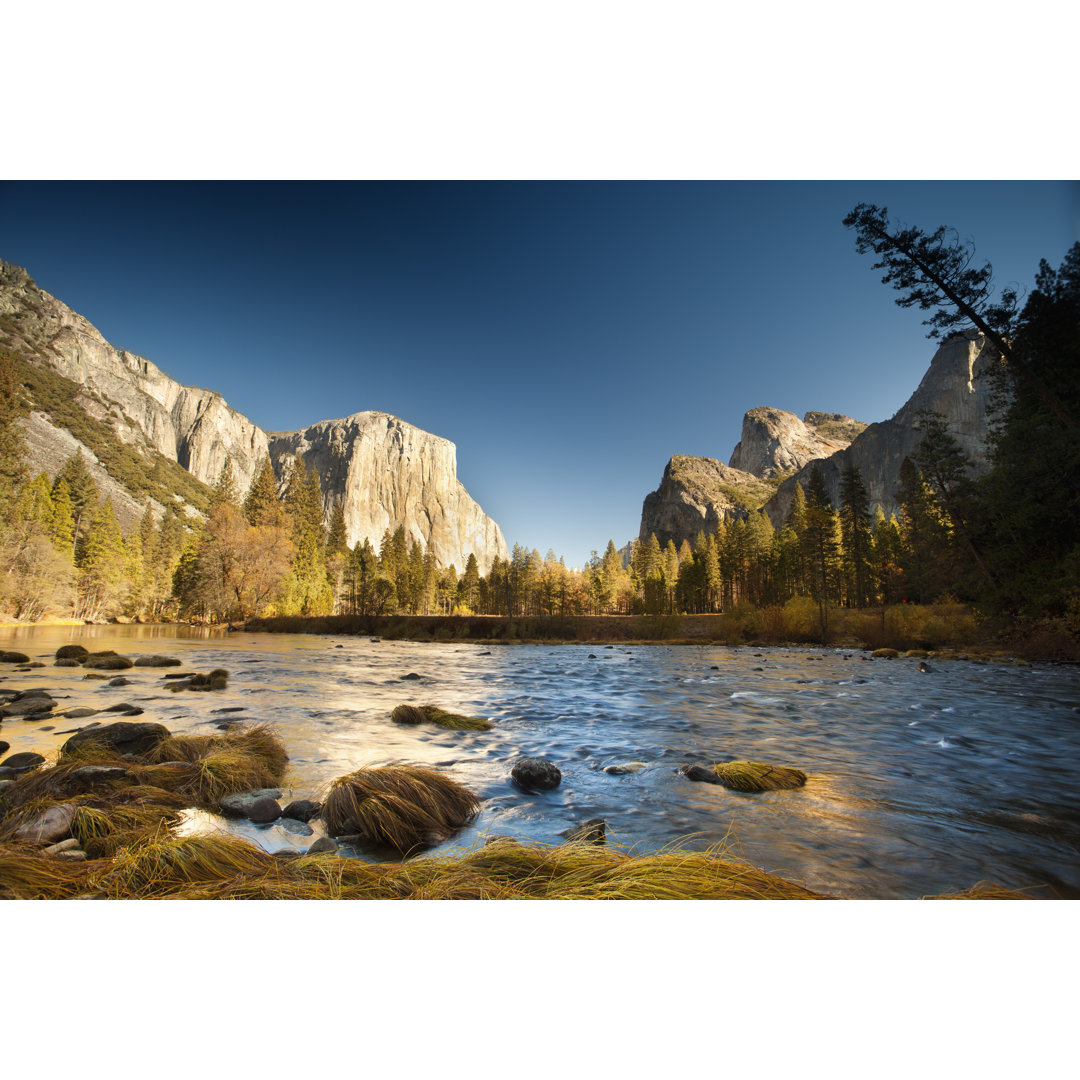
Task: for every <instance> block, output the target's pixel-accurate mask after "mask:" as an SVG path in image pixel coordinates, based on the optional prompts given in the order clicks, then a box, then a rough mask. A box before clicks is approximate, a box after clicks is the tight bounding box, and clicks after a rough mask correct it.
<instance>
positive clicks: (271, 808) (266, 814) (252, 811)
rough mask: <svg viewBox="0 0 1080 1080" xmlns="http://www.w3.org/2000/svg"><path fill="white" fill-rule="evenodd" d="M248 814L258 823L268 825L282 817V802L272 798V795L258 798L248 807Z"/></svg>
mask: <svg viewBox="0 0 1080 1080" xmlns="http://www.w3.org/2000/svg"><path fill="white" fill-rule="evenodd" d="M247 816H248V818H249V819H250V820H251V821H254V822H255V824H256V825H267V824H269V823H270V822H271V821H277V819H278V818H279V817H281V804H280V803H279V802H278V801H277V799H272V798H270V796H265V797H264V798H261V799H256V800H255V801H254V802H253V803H252V804H251V806H249V807H248V812H247Z"/></svg>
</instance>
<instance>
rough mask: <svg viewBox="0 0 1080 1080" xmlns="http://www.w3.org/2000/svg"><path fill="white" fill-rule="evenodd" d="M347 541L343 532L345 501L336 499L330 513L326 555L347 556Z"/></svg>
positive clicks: (346, 536) (346, 535)
mask: <svg viewBox="0 0 1080 1080" xmlns="http://www.w3.org/2000/svg"><path fill="white" fill-rule="evenodd" d="M348 552H349V539H348V534H347V533H346V530H345V501H344V499H336V500H335V501H334V508H333V510H331V511H330V532H329V534H328V536H327V538H326V553H327V555H347V554H348Z"/></svg>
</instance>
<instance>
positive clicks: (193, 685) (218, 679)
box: [165, 668, 229, 692]
mask: <svg viewBox="0 0 1080 1080" xmlns="http://www.w3.org/2000/svg"><path fill="white" fill-rule="evenodd" d="M165 678H166V679H167V678H169V676H168V675H166V676H165ZM228 685H229V673H228V672H227V671H226V670H225V669H224V668H215V669H214V670H213V671H211V672H209V673H208V674H206V675H202V674H199V673H196V674H194V675H190V676H189V677H188V678H186V679H185V680H184V681H182V682H179V681H178V682H171V683H169V689H170V690H172V691H173V692H178V691H180V690H224V689H225V688H226V687H227V686H228Z"/></svg>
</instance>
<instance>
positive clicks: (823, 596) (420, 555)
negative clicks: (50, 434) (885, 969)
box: [0, 207, 1080, 639]
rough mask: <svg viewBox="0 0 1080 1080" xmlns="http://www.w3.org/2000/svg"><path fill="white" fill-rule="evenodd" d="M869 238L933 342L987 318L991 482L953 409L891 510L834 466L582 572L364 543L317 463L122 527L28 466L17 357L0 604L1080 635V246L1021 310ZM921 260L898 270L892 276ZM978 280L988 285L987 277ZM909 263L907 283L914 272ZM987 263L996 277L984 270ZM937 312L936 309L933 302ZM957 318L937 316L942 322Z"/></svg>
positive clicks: (868, 221) (963, 265) (877, 228)
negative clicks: (445, 557) (745, 509)
mask: <svg viewBox="0 0 1080 1080" xmlns="http://www.w3.org/2000/svg"><path fill="white" fill-rule="evenodd" d="M845 223H846V224H849V225H850V226H851V227H854V228H856V230H857V232H858V235H859V245H858V246H859V250H860V251H862V250H873V251H874V252H875V253H876V254H878V255H879V257H880V259H881V261H880V262H879V263H878V264H876V265H877V266H878V267H885V268H886V269H888V270H889V271H890V273H889V274H887V275H886V277H885V279H884V280H885V281H887V282H890V283H892V284H894V285H895V287H897V288H898V289H900V290H901V291H902V293H903V295H902V296H901V298H900V299H898V301H897V302H898V303H901V304H903V305H905V306H910V305H911V304H915V303H917V304H918V305H919V306H921V307H923V308H924V309H927V310H934V315H933V316H932V317H931V318H930V319H929V320H927V322H928V323H929V324H930V325H931V327H932V330H931V336H936V335H938V334H939V333H944V334H945V335H946V336H947V335H948V334H949V333H954V332H957V327H958V326H963V327H965V328H969V327H971V326H972V325H974V327H975V328H976V329H977V330H978V331H979V332H980V333H982V334H983V335H984V337H985V339H986V343H987V345H986V347H987V348H988V349H989V350H990V355H991V356H992V357H993V358H994V359H995V362H994V363H992V364H991V367H990V370H989V372H988V374H987V375H986V376H984V377H987V378H990V379H992V380H994V388H995V394H994V405H993V409H994V415H993V425H992V438H991V446H990V460H991V469H990V471H989V472H988V473H987V474H985V475H983V476H981V477H977V476H976V473H975V471H974V469H973V468H972V465H971V462H969V461H968V460H967V459H966V458H965V457H964V454H963V453H962V451H961V449H960V447H959V445H958V443H957V442H956V440H955V439H954V438H953V437H952V435H951V434H950V432H949V430H948V427H947V425H946V423H945V422H944V420H943V419H942V418H941V417H940V416H937V415H935V414H932V413H924V414H922V415H921V416H920V418H919V428H920V430H921V432H922V440H921V442H920V444H919V447H918V449H917V450H916V452H915V453H914V454H913V455H912V456H911V457H910V458H909V459H908V460H906V461H905V462H904V463H903V467H902V470H901V478H900V485H899V489H898V491H897V492H896V502H897V504H898V506H899V511H898V512H897V513H896V514H895V515H894V516H891V517H889V518H885V517H884V516H882V515H881V514H880V513H878V514H877V516H876V519H875V518H874V517H872V516H871V512H870V506H869V499H868V496H867V490H866V485H865V483H864V482H863V478H862V477H861V475H860V474H859V472H858V470H857V469H855V468H853V467H849V468H848V469H847V470H846V471H845V472H844V473H843V475H842V477H841V483H840V489H839V500H838V505H833V503H832V501H831V500H830V497H829V493H828V491H827V488H826V484H825V482H824V480H823V477H822V475H821V473H820V472H818V471H817V470H814V471H812V472H811V474H810V480H809V483H808V485H807V487H806V489H805V491H804V490H803V489H802V488H801V487H799V486H798V485H796V487H795V490H794V493H793V500H792V506H791V510H790V513H789V515H788V518H787V520H786V521H785V522H784V524H783V526H782V527H781V528H779V529H776V528H774V527H773V525H772V524H771V522H770V520H769V518H768V517H767V516H766V515H765V513H764V511H762V510H757V511H754V512H751V513H749V514H748V515H747V516H745V517H744V518H742V519H740V520H735V521H729V522H725V523H721V525H720V526H719V528H718V529H717V530H716V531H714V532H708V533H706V532H702V533H700V534H699V535H698V536H697V537H696V538H695V539H694V540H693V542H691V541H689V540H687V541H684V542H683V543H682V544H681V546H679V547H676V545H675V544H674V543H673V542H668V543H667V544H665V545H663V546H661V544H660V543H659V542H658V541H657V539H656V537H655V536H650V537H649V538H648V539H647V540H645V541H639V542H634V543H633V544H632V545H631V546H630V551H629V557H628V558H624V556H623V554H621V553H620V552H619V551H618V550H617V549H616V547H615V544H614V542H613V541H609V542H608V544H607V547H606V549H605V551H604V553H603V554H602V555H600V554H598V553H597V552H593V554H592V556H591V558H590V559H589V561H588V563H587V564H586V565H585V566H584V567H583V568H580V569H571V568H568V567H567V566H566V565H565V561H564V560H563V559H560V558H557V557H556V556H555V554H554V553H553V552H551V551H549V552H548V553H547V555H546V556H543V557H542V556H541V555H540V554H539V552H538V551H536V550H535V549H534V550H531V551H530V550H528V549H526V548H524V547H523V546H522V545H520V544H517V545H515V546H514V548H513V551H512V553H511V556H510V558H509V559H505V560H503V559H498V558H496V559H495V560H494V562H493V564H492V565H491V566H490V567H489V568H487V572H486V573H481V568H480V566H479V565H478V563H477V560H476V558H475V556H473V555H470V556H469V557H468V559H467V561H466V564H465V566H464V567H460V568H459V567H455V566H446V567H444V566H440V565H439V563H438V562H437V560H436V558H435V556H434V554H433V552H432V551H431V550H430V549H425V547H424V545H423V543H422V542H421V541H420V540H418V539H417V538H415V537H410V536H408V535H407V534H406V532H405V529H404V528H403V527H400V526H399V527H398V528H397V529H396V530H392V531H391V530H389V529H388V530H387V531H386V532H385V533H384V535H383V536H382V537H381V539H380V542H379V544H378V547H375V546H374V545H373V544H372V543H371V540H370V539H368V538H365V539H363V540H362V541H360V542H357V543H355V544H354V545H352V546H351V547H350V546H349V544H348V542H347V536H346V527H345V521H344V516H343V510H342V506H341V504H340V502H338V503H336V504H335V505H334V507H333V509H332V513H331V516H330V522H329V526H327V525H326V522H325V516H324V500H323V496H322V492H321V490H320V486H319V479H318V475H317V473H316V472H315V470H314V469H309V468H308V467H307V466H306V465H305V463H304V462H303V460H302V459H298V461H297V464H296V467H295V468H294V469H293V470H292V472H291V473H290V474H289V475H288V476H287V477H286V478H285V479H284V483H283V484H282V483H279V480H278V478H277V477H276V476H275V474H274V471H273V468H272V466H271V465H270V462H269V461H268V460H264V461H263V463H262V465H261V468H260V469H259V470H258V471H257V473H256V475H255V478H254V480H253V481H252V483H251V486H250V489H249V490H248V491H247V492H245V493H241V492H239V491H238V490H237V488H236V483H235V480H234V475H233V470H232V466H231V463H230V462H228V461H226V463H225V466H224V467H223V469H222V472H221V476H220V477H219V479H218V482H217V484H216V486H215V488H214V491H213V495H212V497H211V498H210V500H209V504H208V506H207V508H206V513H205V517H204V518H191V517H186V516H185V517H181V516H180V515H179V514H177V513H176V512H175V511H174V510H173V509H171V508H170V509H166V511H165V513H164V516H162V517H160V519H156V518H155V515H154V514H153V512H152V510H151V506H150V504H149V503H147V506H146V510H145V512H144V514H143V516H142V519H141V521H139V522H138V524H137V525H135V526H133V527H132V528H130V529H129V530H128V532H127V535H124V533H123V532H122V530H121V528H120V526H119V524H118V523H117V519H116V516H115V514H114V512H113V508H112V505H111V503H110V501H109V500H108V499H104V500H103V499H102V498H101V496H100V493H99V492H98V491H97V488H96V486H95V484H94V481H93V479H92V477H91V475H90V473H89V471H88V469H87V467H86V464H85V462H84V461H83V460H82V458H81V456H80V455H79V453H76V454H75V455H74V456H73V457H72V458H71V459H69V460H68V461H67V462H66V464H65V465H64V466H63V467H62V468H61V469H60V470H58V471H57V473H56V475H55V476H54V477H53V478H52V479H50V478H49V477H48V476H47V475H46V474H44V473H41V474H38V475H37V476H30V475H29V472H28V468H27V464H26V454H25V447H24V446H23V444H22V436H21V429H20V427H19V424H18V422H17V421H18V417H19V415H20V410H21V408H22V405H21V401H20V393H19V385H18V382H17V380H16V377H15V367H14V365H13V363H12V358H10V357H8V358H5V357H3V356H2V355H0V526H2V530H3V532H2V537H0V609H2V610H3V611H5V612H6V613H8V614H10V615H14V616H15V617H16V618H18V619H21V620H27V621H31V620H35V619H40V618H42V617H43V616H45V615H48V614H55V615H67V616H71V617H74V618H79V619H87V620H101V619H105V618H109V617H112V616H117V615H125V616H130V617H133V618H143V619H147V620H155V619H162V618H181V619H197V620H203V621H209V622H214V621H221V620H225V619H243V618H247V617H250V616H252V615H256V614H260V615H271V616H273V615H278V616H295V615H300V616H320V615H330V614H345V615H375V616H382V615H392V614H411V615H432V614H442V615H452V614H478V615H485V614H486V615H504V616H510V617H532V616H541V617H542V616H574V615H598V614H612V615H617V614H645V615H664V614H676V613H688V614H705V613H713V612H728V611H733V610H736V609H740V608H742V609H759V610H760V609H777V608H784V607H785V606H788V605H795V606H798V607H799V608H800V610H801V611H803V612H806V611H813V612H814V613H815V614H816V619H817V622H818V625H819V629H820V632H821V635H822V638H823V639H827V637H828V630H829V620H830V612H831V611H835V610H836V609H837V608H847V609H866V608H869V607H880V608H884V607H887V606H889V605H894V604H901V603H905V602H908V603H918V604H926V603H930V602H941V601H949V600H959V601H964V602H967V603H970V604H972V605H974V606H975V607H976V608H977V609H978V610H979V612H980V613H981V615H982V616H984V617H985V619H987V620H989V621H990V622H991V623H993V624H996V625H997V626H999V627H1009V626H1011V627H1014V628H1015V627H1017V626H1034V625H1036V624H1039V625H1042V626H1044V627H1045V625H1046V624H1048V623H1052V624H1053V625H1054V627H1056V628H1057V629H1058V630H1060V632H1061V633H1063V634H1066V635H1072V636H1076V635H1077V634H1078V633H1080V526H1078V522H1080V438H1078V437H1077V432H1076V430H1075V429H1076V427H1077V423H1078V418H1080V357H1078V348H1080V244H1076V245H1074V246H1073V248H1072V249H1071V250H1070V251H1069V253H1068V255H1067V256H1066V258H1065V261H1064V262H1063V264H1062V266H1061V268H1060V269H1058V270H1054V269H1052V268H1051V267H1050V266H1049V265H1048V264H1047V263H1046V262H1045V261H1044V262H1043V263H1042V265H1041V267H1040V271H1039V274H1038V277H1037V281H1036V288H1035V289H1034V290H1033V291H1032V292H1031V294H1030V295H1029V296H1028V297H1027V300H1026V303H1025V304H1024V306H1023V309H1022V310H1020V309H1019V305H1018V303H1017V299H1016V297H1015V296H1014V295H1013V294H1010V293H1005V294H1003V298H1002V299H1001V300H1000V301H995V302H994V303H991V302H990V300H989V299H988V298H989V297H990V296H991V293H990V290H989V267H986V268H984V270H983V271H979V272H976V271H973V270H972V269H971V253H970V252H969V251H966V249H964V248H963V245H958V244H957V242H956V241H955V240H951V239H950V238H949V236H948V235H947V233H946V231H945V230H938V232H936V233H934V234H931V235H929V236H927V235H924V234H922V233H920V232H918V230H904V229H900V228H898V227H895V226H892V225H891V224H890V223H889V221H888V219H887V217H886V216H885V212H884V211H882V210H879V209H878V208H876V207H859V208H856V211H854V212H853V213H852V215H850V217H849V219H848V220H847V221H846V222H845ZM912 265H916V266H917V268H918V269H917V272H916V271H912V272H911V273H909V274H907V276H905V275H904V274H903V273H900V271H899V270H897V269H896V268H897V267H900V268H901V269H903V268H908V269H910V267H911V266H912ZM973 274H974V277H973V276H972V275H973ZM912 275H914V276H912ZM980 275H982V276H981V277H980ZM935 306H936V307H935ZM943 313H944V314H943Z"/></svg>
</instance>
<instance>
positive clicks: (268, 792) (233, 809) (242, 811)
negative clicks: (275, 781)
mask: <svg viewBox="0 0 1080 1080" xmlns="http://www.w3.org/2000/svg"><path fill="white" fill-rule="evenodd" d="M280 798H281V789H280V788H256V789H255V790H254V791H238V792H236V793H235V794H233V795H224V796H222V797H221V798H220V799H219V800H218V807H219V809H220V810H221V812H222V813H223V814H227V815H231V816H233V817H247V816H248V811H249V810H250V809H251V807H252V806H254V805H255V803H256V802H258V800H259V799H280Z"/></svg>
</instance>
